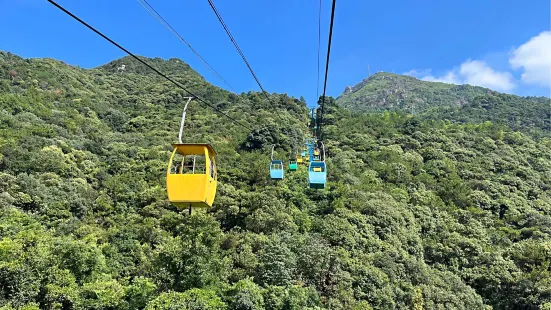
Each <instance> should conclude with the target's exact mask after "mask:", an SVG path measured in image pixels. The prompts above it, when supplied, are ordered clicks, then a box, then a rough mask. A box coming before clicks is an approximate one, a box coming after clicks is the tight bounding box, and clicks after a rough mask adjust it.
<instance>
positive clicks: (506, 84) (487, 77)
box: [459, 59, 515, 91]
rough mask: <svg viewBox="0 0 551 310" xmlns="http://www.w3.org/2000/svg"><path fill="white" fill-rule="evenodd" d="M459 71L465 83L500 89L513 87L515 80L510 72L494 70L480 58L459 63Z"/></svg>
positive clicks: (504, 89) (505, 89)
mask: <svg viewBox="0 0 551 310" xmlns="http://www.w3.org/2000/svg"><path fill="white" fill-rule="evenodd" d="M459 73H460V74H461V75H462V76H463V77H464V81H465V83H466V84H470V85H477V86H483V87H488V88H491V89H495V90H502V91H508V90H511V89H513V88H515V81H514V79H513V75H512V74H511V73H509V72H499V71H496V70H494V69H492V68H491V67H490V66H488V65H487V64H486V63H485V62H483V61H480V60H470V59H468V60H467V61H465V62H464V63H462V64H461V67H460V69H459Z"/></svg>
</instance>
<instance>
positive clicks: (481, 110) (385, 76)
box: [337, 72, 551, 137]
mask: <svg viewBox="0 0 551 310" xmlns="http://www.w3.org/2000/svg"><path fill="white" fill-rule="evenodd" d="M337 102H338V103H339V105H340V106H342V107H346V108H348V109H351V110H354V111H379V112H380V111H387V110H388V111H407V112H408V113H410V114H414V115H416V116H418V117H421V118H424V119H434V120H443V119H447V120H450V121H454V122H461V123H467V122H471V123H482V122H484V121H491V122H493V123H496V124H503V125H507V126H508V127H511V128H512V129H514V130H519V131H523V132H525V133H530V134H531V135H535V136H536V137H540V136H542V135H546V136H551V135H550V132H551V99H549V98H546V97H519V96H515V95H507V94H501V93H498V92H495V91H492V90H490V89H487V88H482V87H478V86H471V85H454V84H447V83H440V82H426V81H421V80H418V79H416V78H414V77H410V76H404V75H398V74H392V73H387V72H384V73H377V74H374V75H372V76H370V77H369V78H367V79H365V80H363V81H362V82H360V83H359V84H358V85H356V86H354V87H351V88H347V90H346V91H345V93H344V94H342V95H341V96H339V98H337Z"/></svg>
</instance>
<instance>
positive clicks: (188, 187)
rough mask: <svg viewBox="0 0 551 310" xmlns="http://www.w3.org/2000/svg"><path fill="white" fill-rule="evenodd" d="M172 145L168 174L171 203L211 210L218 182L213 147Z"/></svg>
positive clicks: (200, 144) (190, 144) (183, 206)
mask: <svg viewBox="0 0 551 310" xmlns="http://www.w3.org/2000/svg"><path fill="white" fill-rule="evenodd" d="M172 146H173V147H174V151H173V152H172V156H171V157H170V161H169V164H168V171H167V173H166V189H167V192H168V200H169V201H170V203H172V204H174V205H175V206H176V207H179V208H208V207H211V206H212V203H213V202H214V196H215V195H216V185H217V183H218V182H217V174H216V162H215V160H214V157H215V156H216V152H215V151H214V149H213V148H212V146H211V145H210V144H204V143H174V144H172ZM190 210H191V209H190ZM190 212H191V211H190Z"/></svg>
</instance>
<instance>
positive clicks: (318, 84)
mask: <svg viewBox="0 0 551 310" xmlns="http://www.w3.org/2000/svg"><path fill="white" fill-rule="evenodd" d="M320 46H321V0H320V4H319V9H318V75H317V79H316V101H317V100H318V99H319V96H320V89H319V88H320Z"/></svg>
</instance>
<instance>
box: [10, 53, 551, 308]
mask: <svg viewBox="0 0 551 310" xmlns="http://www.w3.org/2000/svg"><path fill="white" fill-rule="evenodd" d="M144 59H145V58H144ZM145 60H146V61H148V62H150V63H151V64H153V65H154V66H155V67H157V68H159V70H161V71H163V72H165V73H167V74H168V75H169V76H170V77H171V78H173V79H175V80H177V81H179V82H180V83H182V84H183V85H184V86H185V87H188V88H189V89H190V90H192V91H193V92H195V93H196V94H197V95H200V96H202V97H203V98H205V99H206V100H208V101H209V102H212V103H213V104H214V105H215V106H216V107H217V108H219V109H221V110H222V111H224V112H225V113H227V114H229V115H230V116H231V117H233V118H235V119H237V120H238V121H239V122H241V123H242V124H243V125H244V126H240V125H239V124H236V123H233V122H231V121H229V120H228V119H227V118H225V117H224V116H222V115H220V114H216V113H214V112H213V111H212V110H211V109H210V108H206V107H204V106H203V105H201V103H199V102H197V101H193V102H192V103H191V104H190V106H191V107H190V108H189V112H188V117H187V119H186V126H185V131H184V133H185V134H184V139H185V141H186V142H208V143H211V144H212V145H213V146H214V148H215V149H216V151H217V153H218V157H217V164H218V169H219V181H220V182H219V186H218V193H217V196H216V200H215V203H214V207H213V208H212V209H211V210H208V211H206V212H201V211H199V210H197V211H194V213H193V214H192V215H188V214H187V213H186V212H181V211H180V210H177V209H176V208H174V207H173V206H171V205H170V204H169V203H168V201H167V197H166V191H165V173H166V166H167V161H168V158H169V155H170V152H171V148H170V143H171V142H175V141H176V139H177V130H178V126H179V120H180V116H181V109H182V106H183V103H184V101H185V100H184V99H183V97H184V96H186V93H185V92H184V91H181V90H179V89H177V88H176V87H174V86H173V84H171V83H169V82H167V81H166V80H164V79H163V78H160V77H158V76H157V75H155V74H152V73H151V72H149V71H147V70H145V68H144V67H143V66H141V65H139V64H138V63H137V62H136V61H134V60H132V59H129V58H123V59H119V60H117V61H114V62H112V63H110V64H107V65H105V66H101V67H99V68H95V69H91V70H85V69H81V68H76V67H72V66H69V65H66V64H64V63H62V62H59V61H56V60H51V59H22V58H20V57H18V56H15V55H13V54H9V53H5V52H2V53H0V69H1V76H0V207H1V213H0V307H1V308H0V309H2V310H7V309H26V310H30V309H282V310H283V309H416V310H418V309H490V308H493V309H551V275H550V272H551V269H550V265H551V177H550V176H551V158H550V156H551V140H550V139H549V138H536V137H533V136H531V135H527V134H524V133H521V132H515V131H513V130H511V129H510V128H508V127H506V126H504V125H499V124H492V123H490V122H484V123H480V124H475V123H466V124H455V123H451V122H449V121H445V120H425V119H423V118H420V117H416V116H414V117H412V116H411V115H408V114H406V113H402V112H388V111H387V112H382V113H357V112H352V111H349V110H348V109H345V108H342V107H340V106H339V105H337V103H336V101H335V100H334V99H333V98H329V100H328V103H327V106H326V113H327V114H326V115H325V116H324V120H325V123H324V124H325V125H324V126H325V132H324V142H325V146H326V151H327V157H328V158H327V165H328V180H329V182H328V187H327V189H325V190H315V189H309V188H308V187H307V181H306V180H307V175H306V169H305V168H304V167H301V169H299V171H296V172H288V171H287V172H286V177H285V179H284V180H283V181H281V182H273V181H270V180H269V174H268V165H269V149H270V148H271V146H272V144H279V145H281V146H282V147H283V149H282V150H281V151H280V153H279V154H278V157H280V158H286V156H288V150H290V149H291V148H296V147H297V146H298V145H300V143H302V141H303V139H304V137H305V132H306V124H307V120H308V109H307V107H306V103H305V102H304V100H301V99H295V98H291V97H288V96H286V95H277V94H272V95H270V100H271V102H268V101H267V100H266V99H265V98H264V97H263V96H262V94H260V93H255V92H249V93H243V94H232V93H229V92H227V91H224V90H221V89H219V88H216V87H214V86H212V85H210V84H209V83H207V82H206V81H205V80H204V79H203V78H202V77H201V76H200V75H199V74H197V73H196V72H195V71H193V70H192V69H191V68H190V67H189V66H188V65H187V64H185V63H184V62H183V61H181V60H178V59H170V60H162V59H145ZM122 65H125V69H124V70H119V69H118V68H121V67H122ZM249 127H250V128H249Z"/></svg>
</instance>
